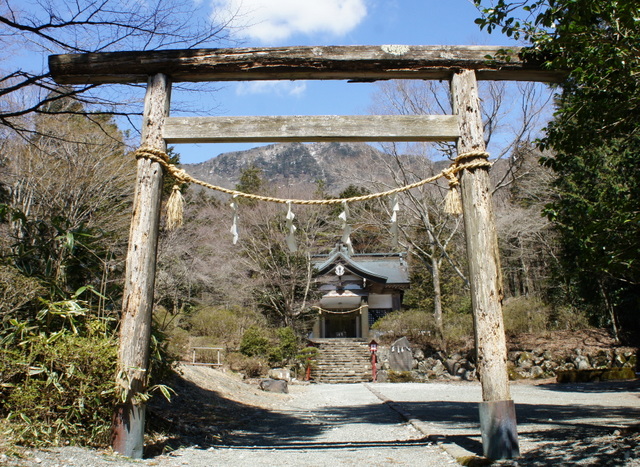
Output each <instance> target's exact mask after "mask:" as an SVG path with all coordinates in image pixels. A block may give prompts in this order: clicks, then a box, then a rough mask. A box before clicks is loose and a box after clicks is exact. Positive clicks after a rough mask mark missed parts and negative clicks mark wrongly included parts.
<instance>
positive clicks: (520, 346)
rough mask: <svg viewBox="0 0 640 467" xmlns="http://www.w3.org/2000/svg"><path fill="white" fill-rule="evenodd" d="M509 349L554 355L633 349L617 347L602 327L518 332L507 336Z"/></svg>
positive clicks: (630, 349) (632, 349) (631, 349)
mask: <svg viewBox="0 0 640 467" xmlns="http://www.w3.org/2000/svg"><path fill="white" fill-rule="evenodd" d="M507 347H508V349H509V350H535V349H541V350H548V351H549V352H551V353H552V354H554V355H566V354H568V353H570V352H572V351H573V350H574V349H581V350H582V352H583V353H584V354H590V355H594V354H596V353H598V352H599V351H601V350H607V351H610V350H613V349H616V348H617V349H620V350H623V351H635V350H636V349H634V348H632V347H619V346H618V345H617V344H616V341H615V340H614V339H613V337H611V335H610V334H609V333H608V332H607V331H606V330H604V329H583V330H580V331H553V332H548V333H544V334H527V333H519V334H517V335H514V336H508V337H507Z"/></svg>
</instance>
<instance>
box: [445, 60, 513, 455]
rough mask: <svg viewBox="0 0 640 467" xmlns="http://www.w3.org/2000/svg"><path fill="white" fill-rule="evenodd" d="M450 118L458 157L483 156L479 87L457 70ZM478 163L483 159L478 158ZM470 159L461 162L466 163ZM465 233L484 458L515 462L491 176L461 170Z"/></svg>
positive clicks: (470, 73) (485, 172)
mask: <svg viewBox="0 0 640 467" xmlns="http://www.w3.org/2000/svg"><path fill="white" fill-rule="evenodd" d="M451 95H452V102H453V113H454V114H457V115H458V118H459V122H460V123H459V124H460V137H459V138H458V154H459V155H463V154H466V153H473V152H477V151H484V150H485V143H484V132H483V126H482V115H481V113H480V103H479V99H478V84H477V81H476V76H475V72H474V71H473V70H460V71H459V72H457V73H455V74H454V76H453V78H452V80H451ZM478 157H482V156H478ZM471 160H473V159H472V158H471V159H465V162H470V161H471ZM460 190H461V195H462V208H463V215H464V228H465V237H466V243H467V256H468V259H469V281H470V285H471V302H472V306H473V323H474V334H475V344H476V355H477V357H476V358H477V369H478V375H479V378H480V383H481V385H482V402H481V403H480V408H479V409H480V410H479V412H480V430H481V433H482V446H483V451H484V455H485V457H488V458H490V459H511V458H514V457H518V456H519V455H520V451H519V448H518V434H517V429H516V428H517V427H516V413H515V405H514V403H513V400H511V392H510V388H509V378H508V374H507V345H506V339H505V333H504V324H503V319H502V298H503V289H502V274H501V270H500V256H499V253H498V237H497V234H496V226H495V225H496V224H495V218H494V214H493V205H492V199H491V188H490V181H489V170H488V168H487V167H479V168H475V169H465V170H463V171H462V173H461V174H460Z"/></svg>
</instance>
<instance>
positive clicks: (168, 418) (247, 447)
mask: <svg viewBox="0 0 640 467" xmlns="http://www.w3.org/2000/svg"><path fill="white" fill-rule="evenodd" d="M180 372H181V374H180V375H179V376H176V379H175V381H173V383H172V384H171V385H172V387H173V388H174V389H175V391H176V392H177V395H176V396H175V397H174V399H173V401H172V403H171V404H168V403H166V402H163V401H162V400H156V401H154V402H153V403H152V404H150V406H149V410H148V420H149V422H150V426H149V428H150V429H149V430H148V432H149V433H150V434H149V436H148V438H147V440H146V446H147V450H146V452H145V457H146V459H144V460H142V461H135V462H134V461H131V460H127V459H122V458H118V457H117V456H113V455H112V454H109V452H108V451H96V450H89V449H82V448H74V447H67V448H54V449H48V450H39V451H37V450H33V451H32V450H29V451H27V452H25V453H24V457H23V458H22V459H15V458H13V459H8V458H6V457H4V458H3V457H2V455H1V454H0V465H11V466H30V467H32V466H36V465H38V466H47V467H54V466H58V467H60V466H63V465H64V466H83V467H86V466H92V467H93V466H110V467H116V466H117V467H120V466H122V467H124V466H127V467H129V466H132V465H141V464H142V465H155V466H161V467H165V466H167V467H169V466H178V465H191V466H194V467H196V466H197V467H200V466H205V465H221V466H222V465H249V464H242V463H240V464H238V462H239V459H243V461H242V462H244V461H247V462H249V461H251V465H255V466H256V467H257V466H259V465H267V464H265V463H264V462H267V460H268V459H267V458H269V459H271V460H270V461H269V462H271V461H274V462H275V461H276V460H277V462H276V463H271V464H269V465H332V466H334V465H360V464H359V463H358V462H359V461H360V460H362V459H361V457H357V458H356V457H355V456H363V455H364V456H369V457H370V456H371V455H373V452H374V451H371V449H374V448H375V447H376V446H378V448H379V449H383V447H384V448H386V449H389V455H390V456H391V457H390V458H394V459H396V460H400V459H401V457H400V456H405V455H406V453H407V452H412V451H411V450H412V449H419V450H421V451H420V452H421V453H422V454H420V455H421V456H426V457H425V461H426V460H428V461H429V462H432V464H424V462H423V464H424V465H438V466H439V465H445V464H450V463H452V462H453V463H455V460H454V458H457V457H459V456H458V455H453V454H451V453H449V451H447V453H448V454H451V455H449V457H448V460H447V458H445V457H441V456H442V455H443V454H442V453H443V452H444V451H440V453H438V450H437V449H436V446H435V445H434V444H433V443H432V442H430V441H429V439H428V438H427V437H426V436H425V435H430V434H432V432H433V433H441V434H443V435H444V436H445V438H446V439H448V440H449V442H451V443H454V444H455V445H456V446H459V447H461V448H462V449H463V450H466V452H467V454H469V455H470V456H471V457H474V456H478V455H479V453H481V443H480V439H479V437H478V433H479V431H478V430H479V428H478V427H477V401H478V400H479V398H480V387H479V384H478V383H477V382H436V383H415V384H414V383H401V384H393V383H378V384H373V385H370V386H371V387H372V388H375V392H380V393H381V394H383V395H384V396H385V398H388V399H390V400H393V401H396V402H397V404H396V405H398V406H400V407H401V408H403V409H404V410H406V412H407V413H408V414H409V417H405V420H408V418H415V419H416V420H419V421H420V422H419V423H420V424H422V425H423V426H425V427H426V428H425V429H420V428H419V426H418V425H415V424H414V427H416V428H417V429H419V430H420V431H421V433H422V434H419V433H417V432H416V435H412V436H413V437H414V438H415V440H413V441H412V440H408V441H407V440H405V441H403V442H402V443H403V444H401V445H399V444H397V443H399V442H400V441H394V443H396V444H395V445H389V444H387V445H385V444H384V443H382V444H380V443H379V442H376V443H368V444H366V443H365V444H366V445H363V444H362V442H361V441H360V442H359V441H358V440H360V437H362V436H363V433H365V431H364V430H365V429H368V428H367V427H368V426H369V425H373V426H377V427H378V428H377V432H378V434H383V433H386V432H387V431H386V430H391V431H389V433H388V434H389V435H390V436H395V435H394V434H393V433H394V431H393V430H405V428H403V427H404V426H405V424H402V423H401V420H398V421H395V422H393V421H392V422H391V423H390V424H388V425H387V423H388V422H385V423H384V424H380V423H381V422H380V420H381V419H382V418H383V417H388V416H389V411H390V409H389V408H386V409H385V408H384V406H385V404H384V403H382V405H380V404H381V402H380V401H378V402H377V403H374V402H372V401H371V400H368V399H367V397H368V398H369V399H371V398H372V395H371V391H370V390H369V391H367V389H366V387H367V385H360V384H356V385H311V386H309V385H305V384H290V385H289V390H290V393H289V394H273V393H267V392H263V391H261V390H260V389H259V388H258V386H257V384H256V383H257V382H255V381H249V382H247V381H243V380H242V379H241V378H240V377H239V376H237V375H234V374H231V373H224V372H222V371H218V370H214V369H211V368H207V367H198V366H195V367H194V366H183V367H181V368H180ZM602 384H605V383H602ZM639 389H640V382H638V381H631V382H623V383H606V385H604V386H602V385H594V384H592V383H588V384H584V385H573V386H567V385H557V384H555V383H554V382H552V381H538V382H536V383H535V384H531V383H524V382H518V383H515V384H514V385H513V387H512V392H513V396H514V400H515V402H516V405H517V407H519V408H520V409H523V411H522V412H519V414H518V417H519V420H518V427H519V428H518V429H519V437H520V448H521V452H523V454H524V455H523V457H521V458H519V459H517V461H503V462H500V464H501V465H509V466H515V465H518V466H520V467H542V466H556V465H592V466H600V465H612V466H625V467H640V430H639V428H640V427H639V426H638V425H637V424H636V420H638V419H640V403H639V402H640V399H639V396H638V390H639ZM353 391H356V392H358V393H359V394H360V396H358V397H357V398H355V399H353V398H352V399H348V398H347V397H346V395H347V394H350V393H351V392H353ZM367 394H368V395H367ZM327 395H329V396H327ZM327 397H329V398H330V400H328V402H327V404H328V405H327V404H324V405H323V400H322V399H323V398H327ZM365 399H367V400H365ZM354 401H360V402H362V401H364V402H366V404H367V405H366V406H365V409H364V411H362V410H361V409H359V408H358V407H357V405H358V404H357V403H356V404H355V405H352V404H354V403H355V402H354ZM309 404H310V405H309ZM345 404H347V405H345ZM599 404H600V405H599ZM342 405H345V406H344V407H342ZM316 406H317V407H316ZM325 406H326V407H325ZM340 407H342V408H340ZM373 413H375V414H376V415H375V416H373V415H371V414H373ZM367 414H369V415H367ZM385 414H386V415H385ZM521 415H523V417H522V419H520V416H521ZM412 424H413V422H412ZM383 426H384V427H385V428H384V430H382V427H383ZM348 427H351V428H348ZM343 429H347V431H346V432H345V433H347V435H346V436H345V435H340V433H343V432H342V431H334V430H343ZM265 430H266V431H265ZM349 430H350V431H349ZM521 430H522V431H521ZM269 433H270V436H267V434H269ZM274 433H275V434H274ZM374 433H376V429H375V428H374ZM332 434H333V436H334V437H335V436H339V438H340V439H339V442H338V443H337V444H336V441H335V440H333V438H331V440H330V442H327V441H326V440H323V439H321V440H320V444H321V445H322V446H323V447H322V448H321V449H319V448H318V447H317V446H318V441H317V440H316V437H318V436H320V438H322V437H323V436H325V437H326V436H331V435H332ZM291 437H293V438H291ZM288 438H291V439H292V440H294V441H288ZM345 439H347V441H348V442H345ZM394 439H395V438H394ZM243 440H244V441H245V442H244V444H242V443H243ZM301 441H304V443H303V445H304V446H305V448H304V450H303V451H299V450H297V451H296V449H298V448H297V447H296V446H298V445H299V443H300V442H301ZM418 442H419V443H421V444H420V445H419V446H416V445H415V444H413V443H418ZM239 443H240V444H239ZM247 443H248V444H247ZM291 443H293V444H291ZM358 443H360V444H358ZM385 443H389V441H388V440H387V441H385ZM359 445H361V446H360V447H359V448H358V447H357V446H359ZM335 446H339V449H340V450H344V451H338V452H334V451H333V450H334V449H335ZM434 449H435V450H434ZM327 450H329V451H331V452H332V453H333V455H334V456H338V457H337V461H336V460H335V459H334V461H333V462H334V463H333V464H326V463H321V462H320V461H322V460H323V459H324V460H326V459H327V457H326V456H325V457H322V453H323V452H324V453H325V454H326V453H327V452H329V451H327ZM278 453H280V454H278ZM467 454H465V455H467ZM347 455H348V456H354V459H353V462H351V461H349V462H347V461H346V460H344V459H346V458H345V457H344V456H347ZM274 456H275V457H274ZM278 456H279V457H278ZM287 456H289V457H287ZM291 456H293V457H291ZM296 456H302V457H296ZM305 456H306V457H305ZM340 456H343V457H340ZM439 456H440V457H439ZM310 457H312V459H311V460H313V462H311V464H303V463H302V461H303V459H305V462H306V460H310ZM463 457H464V456H463ZM341 459H342V460H341ZM358 459H359V460H358ZM367 459H369V458H367ZM372 459H373V461H374V463H373V464H371V465H378V463H377V462H378V461H377V460H376V457H375V456H374V457H372V458H370V459H369V460H372ZM433 459H435V460H433ZM213 460H215V461H216V463H215V464H208V463H207V462H210V461H213ZM458 460H460V459H458ZM263 461H264V462H263ZM281 461H282V462H281ZM445 461H446V462H445ZM261 462H263V463H261ZM319 462H320V463H319ZM411 462H412V461H410V460H409V461H407V460H406V459H405V460H404V461H403V462H400V461H399V462H397V464H398V465H415V464H412V463H411ZM381 465H382V464H381ZM385 465H386V464H385Z"/></svg>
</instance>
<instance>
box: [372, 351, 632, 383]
mask: <svg viewBox="0 0 640 467" xmlns="http://www.w3.org/2000/svg"><path fill="white" fill-rule="evenodd" d="M389 353H390V350H389V347H386V346H380V347H379V350H378V381H380V382H384V381H416V382H423V381H429V380H434V379H438V380H452V379H455V380H469V381H471V380H475V379H477V375H476V365H475V357H474V352H468V353H465V354H460V353H454V354H445V353H444V352H424V351H423V350H421V349H417V350H415V349H414V350H413V369H412V370H411V371H410V372H406V371H405V372H402V371H393V368H391V367H390V365H389ZM508 359H509V362H508V365H509V366H508V371H509V379H511V380H517V379H542V378H553V377H555V376H556V373H557V372H559V371H567V370H589V369H599V368H633V369H636V371H637V351H636V350H635V349H631V348H617V349H611V350H599V351H597V352H594V353H593V354H590V353H588V352H586V351H585V350H583V349H574V350H573V351H571V352H569V353H565V354H563V355H560V354H555V355H554V354H552V353H551V352H550V351H548V350H543V349H534V350H526V351H525V350H520V351H511V352H509V354H508Z"/></svg>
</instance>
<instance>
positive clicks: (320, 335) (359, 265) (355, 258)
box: [310, 244, 409, 339]
mask: <svg viewBox="0 0 640 467" xmlns="http://www.w3.org/2000/svg"><path fill="white" fill-rule="evenodd" d="M312 260H313V266H314V268H315V269H316V270H317V280H318V283H319V284H320V287H319V290H320V292H322V297H321V298H320V300H319V302H318V303H317V306H316V307H315V309H316V310H317V311H318V318H317V319H316V321H315V323H314V326H313V331H312V334H311V336H310V337H311V338H312V339H314V338H315V339H324V338H361V339H367V338H368V337H369V329H370V328H371V326H372V325H373V323H375V322H376V321H377V320H378V319H380V318H382V317H383V316H385V315H387V314H388V313H391V312H392V311H397V310H400V307H401V305H402V296H403V294H404V291H405V290H406V289H407V288H409V270H408V266H407V262H406V259H405V254H404V253H367V254H350V253H349V251H348V249H347V247H346V246H345V245H342V244H338V245H337V246H336V248H334V249H333V250H332V251H331V253H329V254H328V255H317V256H314V257H313V258H312Z"/></svg>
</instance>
